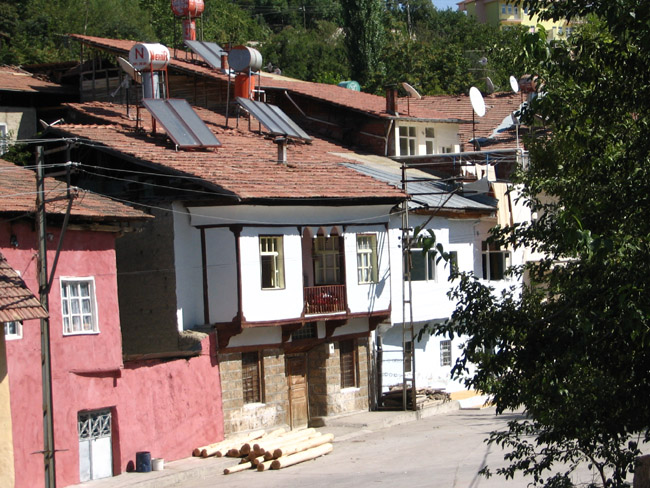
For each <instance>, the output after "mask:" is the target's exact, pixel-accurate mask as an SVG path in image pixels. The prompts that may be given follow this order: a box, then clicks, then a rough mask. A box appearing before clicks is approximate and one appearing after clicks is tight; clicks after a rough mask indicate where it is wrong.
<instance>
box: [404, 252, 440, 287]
mask: <svg viewBox="0 0 650 488" xmlns="http://www.w3.org/2000/svg"><path fill="white" fill-rule="evenodd" d="M410 256H411V281H435V279H436V260H435V254H434V253H433V252H430V251H427V252H425V251H423V250H422V249H413V250H412V251H411V253H410Z"/></svg>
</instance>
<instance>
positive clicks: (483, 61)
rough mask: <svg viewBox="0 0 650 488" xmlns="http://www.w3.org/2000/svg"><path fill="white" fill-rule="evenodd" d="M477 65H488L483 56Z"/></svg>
mask: <svg viewBox="0 0 650 488" xmlns="http://www.w3.org/2000/svg"><path fill="white" fill-rule="evenodd" d="M478 64H480V65H481V66H486V65H487V64H488V59H487V58H486V57H485V56H483V57H482V58H481V59H479V60H478Z"/></svg>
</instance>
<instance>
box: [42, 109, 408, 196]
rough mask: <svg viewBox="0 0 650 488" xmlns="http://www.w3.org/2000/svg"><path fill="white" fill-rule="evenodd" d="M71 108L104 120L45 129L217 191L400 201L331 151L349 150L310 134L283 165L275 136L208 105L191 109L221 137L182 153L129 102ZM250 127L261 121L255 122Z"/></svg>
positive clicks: (289, 151)
mask: <svg viewBox="0 0 650 488" xmlns="http://www.w3.org/2000/svg"><path fill="white" fill-rule="evenodd" d="M70 107H72V108H74V109H75V110H77V111H79V112H81V113H84V114H86V115H91V116H93V117H95V120H97V121H103V122H104V123H105V124H106V125H97V124H59V125H57V126H55V127H52V128H51V129H50V130H52V131H54V132H55V133H57V134H59V135H63V136H68V137H78V138H80V139H88V140H90V141H94V142H95V143H99V144H102V145H104V146H106V147H107V148H110V149H112V150H115V151H118V152H120V153H122V154H123V155H125V156H129V157H132V158H135V159H137V160H140V161H142V162H144V163H146V164H148V165H154V166H158V167H160V168H161V169H163V170H165V171H168V172H169V171H170V170H171V172H172V173H177V174H182V175H186V176H193V177H197V178H199V179H201V180H203V181H204V182H205V183H208V184H209V185H210V186H212V188H213V189H215V190H216V191H217V192H219V191H223V192H224V193H226V194H231V195H234V196H237V197H239V198H240V199H241V200H247V199H258V198H262V199H307V198H310V199H315V198H318V199H333V198H335V199H377V198H379V199H391V200H395V201H397V200H399V199H401V198H402V196H403V194H402V193H401V191H399V190H398V189H396V188H394V187H392V186H390V185H387V184H385V183H382V182H379V181H376V180H375V179H373V178H371V177H369V176H366V175H362V174H360V173H358V172H356V171H352V170H351V169H350V168H347V167H345V166H343V164H342V163H344V162H346V161H347V160H346V159H344V158H342V157H341V156H338V155H336V154H335V153H349V152H350V151H349V150H347V149H346V148H344V147H342V146H340V145H338V144H335V143H332V142H329V141H326V140H324V139H320V138H318V137H314V138H313V140H312V142H311V143H309V144H306V143H303V142H291V143H289V145H288V148H287V163H286V164H282V163H278V161H277V146H276V144H274V142H273V140H272V138H269V137H266V136H265V135H264V134H263V133H262V134H261V135H260V134H259V133H258V132H257V131H256V130H252V131H251V130H249V129H248V121H247V119H240V120H239V127H238V128H236V127H234V126H235V124H236V121H235V120H233V119H232V118H231V119H230V120H229V125H230V127H227V126H226V125H225V118H224V116H222V115H219V114H216V113H214V112H212V111H210V110H206V109H202V108H198V107H197V108H195V110H196V112H197V113H198V114H199V116H200V117H201V118H202V119H203V120H204V121H205V122H206V124H207V126H208V127H209V128H210V130H212V132H213V133H214V134H215V135H216V136H217V138H218V139H219V140H220V141H221V143H222V147H220V148H218V149H199V150H179V151H176V150H175V149H174V146H173V144H172V143H171V142H169V141H166V140H165V139H164V138H163V137H161V136H162V134H160V133H161V129H160V127H158V130H157V133H158V134H157V135H156V136H154V135H151V133H150V128H151V118H150V117H149V115H148V113H147V112H146V111H145V110H142V111H141V112H140V113H141V115H142V118H143V122H142V126H143V127H144V128H146V129H148V132H147V133H144V132H143V131H140V132H136V130H135V122H134V121H133V120H130V119H129V118H128V117H126V107H124V106H121V105H112V104H108V103H102V102H91V103H85V104H70ZM252 127H253V129H257V127H258V124H257V122H256V121H255V120H253V121H252Z"/></svg>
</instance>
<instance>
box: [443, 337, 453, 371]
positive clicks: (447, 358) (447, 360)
mask: <svg viewBox="0 0 650 488" xmlns="http://www.w3.org/2000/svg"><path fill="white" fill-rule="evenodd" d="M451 362H452V357H451V340H449V339H443V340H441V341H440V366H451Z"/></svg>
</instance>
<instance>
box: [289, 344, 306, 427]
mask: <svg viewBox="0 0 650 488" xmlns="http://www.w3.org/2000/svg"><path fill="white" fill-rule="evenodd" d="M287 385H288V387H289V422H290V425H291V428H292V429H300V428H303V427H307V424H308V423H309V394H308V389H307V356H306V355H305V354H301V355H299V356H288V357H287Z"/></svg>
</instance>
